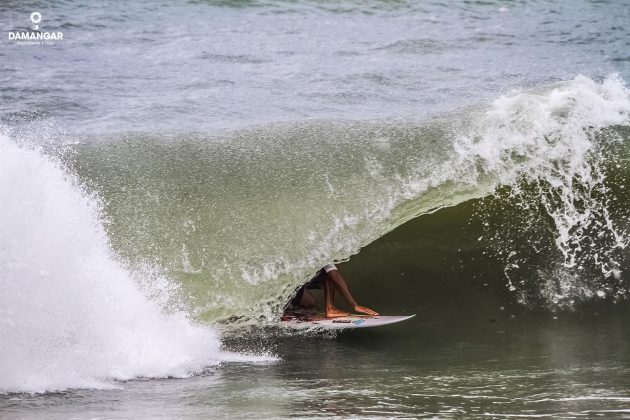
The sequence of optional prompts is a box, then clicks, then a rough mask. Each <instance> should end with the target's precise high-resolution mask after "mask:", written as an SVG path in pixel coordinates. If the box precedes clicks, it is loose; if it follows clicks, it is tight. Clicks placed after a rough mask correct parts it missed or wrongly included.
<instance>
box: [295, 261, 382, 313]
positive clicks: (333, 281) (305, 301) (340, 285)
mask: <svg viewBox="0 0 630 420" xmlns="http://www.w3.org/2000/svg"><path fill="white" fill-rule="evenodd" d="M323 275H324V276H325V277H324V281H323V283H324V306H325V309H326V316H327V317H328V318H336V317H340V316H348V315H350V312H346V311H342V310H341V309H338V308H337V307H335V304H334V302H335V290H336V291H338V292H339V294H340V295H341V296H342V297H343V298H344V299H345V300H346V301H347V302H348V303H349V304H350V306H352V308H353V309H354V311H355V312H359V313H361V314H366V315H374V316H375V315H378V312H376V311H373V310H372V309H370V308H366V307H365V306H360V305H359V304H358V303H357V301H356V300H354V297H353V296H352V294H351V293H350V289H349V288H348V283H346V280H345V279H344V278H343V276H342V275H341V273H340V272H339V270H331V271H329V272H328V273H324V274H323ZM300 306H301V307H302V308H312V307H313V306H315V299H314V298H313V296H312V295H311V294H310V293H309V291H308V290H304V294H303V295H302V300H301V301H300Z"/></svg>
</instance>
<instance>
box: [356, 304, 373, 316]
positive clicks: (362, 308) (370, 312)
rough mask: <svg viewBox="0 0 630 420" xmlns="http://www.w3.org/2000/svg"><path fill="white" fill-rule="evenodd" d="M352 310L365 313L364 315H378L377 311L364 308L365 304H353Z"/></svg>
mask: <svg viewBox="0 0 630 420" xmlns="http://www.w3.org/2000/svg"><path fill="white" fill-rule="evenodd" d="M354 311H355V312H359V313H361V314H366V315H373V316H376V315H378V312H376V311H373V310H371V309H370V308H366V307H365V306H359V305H357V306H355V307H354Z"/></svg>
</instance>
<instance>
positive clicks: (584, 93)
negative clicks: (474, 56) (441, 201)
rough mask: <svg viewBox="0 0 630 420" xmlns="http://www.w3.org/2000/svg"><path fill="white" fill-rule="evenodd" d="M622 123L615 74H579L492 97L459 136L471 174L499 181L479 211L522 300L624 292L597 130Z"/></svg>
mask: <svg viewBox="0 0 630 420" xmlns="http://www.w3.org/2000/svg"><path fill="white" fill-rule="evenodd" d="M628 124H630V92H629V91H628V89H627V88H626V87H625V85H624V83H623V81H622V80H621V79H620V78H619V77H617V76H612V77H609V78H608V79H606V80H604V81H603V82H602V83H597V82H595V81H593V80H591V79H588V78H586V77H582V76H580V77H577V78H576V79H575V80H573V81H570V82H564V83H560V84H558V85H557V86H556V87H554V88H552V89H547V90H545V91H543V92H519V93H515V94H512V95H508V96H504V97H501V98H499V99H498V100H497V101H495V102H494V104H493V105H492V107H491V108H490V110H488V111H487V112H486V113H485V115H484V116H483V117H481V118H480V119H479V120H478V121H476V123H475V125H474V128H473V129H472V130H471V131H470V132H469V133H467V134H466V135H464V136H462V137H461V138H460V142H459V144H458V147H459V152H460V156H461V160H462V161H471V159H472V160H473V162H474V165H475V166H476V168H478V169H477V177H478V178H481V177H484V176H488V175H489V174H490V176H492V177H496V178H497V180H498V181H499V183H500V185H502V186H504V188H500V189H499V190H498V191H497V193H496V194H495V195H494V196H493V197H491V198H489V199H488V200H486V201H485V202H484V204H485V206H482V207H481V209H480V211H479V214H480V215H481V216H482V218H484V219H485V223H486V226H487V227H488V229H487V232H486V240H488V241H489V242H491V246H492V247H494V248H495V249H496V250H497V251H498V255H499V256H500V258H502V259H504V260H505V264H506V270H505V273H506V276H507V278H508V286H509V287H510V288H511V289H512V290H514V291H516V292H517V293H518V294H519V296H520V300H521V301H524V302H528V303H535V302H538V303H542V304H546V305H550V306H552V307H558V306H566V305H569V306H570V305H573V304H574V303H575V302H576V301H578V300H582V299H584V298H590V297H594V296H597V297H600V298H605V297H615V296H619V295H625V294H626V293H627V284H625V283H624V282H623V281H622V280H621V259H622V258H623V255H622V251H623V249H625V247H626V246H627V245H628V242H629V237H628V233H627V231H626V229H627V226H624V225H623V224H619V223H618V222H617V220H619V217H617V218H616V219H614V218H613V217H611V215H610V211H609V205H610V198H611V194H610V191H609V188H608V186H607V184H606V175H605V168H606V165H607V164H608V162H607V161H608V160H609V159H608V157H607V156H606V153H605V152H606V150H608V149H609V147H608V143H610V142H614V141H615V137H614V136H611V135H610V134H609V133H605V132H602V130H603V129H605V128H607V127H611V126H620V125H628ZM497 213H502V215H501V216H500V215H499V214H497ZM491 218H492V219H493V220H501V222H500V223H499V224H495V225H492V223H491V222H490V219H491Z"/></svg>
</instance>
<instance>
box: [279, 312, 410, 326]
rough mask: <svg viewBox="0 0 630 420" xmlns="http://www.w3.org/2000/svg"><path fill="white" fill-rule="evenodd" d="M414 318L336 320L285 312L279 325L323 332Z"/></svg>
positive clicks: (371, 317) (310, 313)
mask: <svg viewBox="0 0 630 420" xmlns="http://www.w3.org/2000/svg"><path fill="white" fill-rule="evenodd" d="M414 316H416V315H415V314H413V315H406V316H388V315H378V316H370V315H350V316H342V317H338V318H326V316H325V315H324V314H319V313H313V312H287V313H285V314H284V315H283V316H282V320H281V321H280V325H282V326H283V327H286V328H295V329H307V328H320V329H325V330H343V329H350V328H370V327H380V326H382V325H389V324H395V323H397V322H401V321H405V320H407V319H410V318H413V317H414Z"/></svg>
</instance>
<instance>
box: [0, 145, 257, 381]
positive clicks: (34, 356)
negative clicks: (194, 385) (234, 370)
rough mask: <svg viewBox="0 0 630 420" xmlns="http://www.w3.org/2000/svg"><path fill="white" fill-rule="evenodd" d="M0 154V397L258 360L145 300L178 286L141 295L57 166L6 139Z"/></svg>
mask: <svg viewBox="0 0 630 420" xmlns="http://www.w3.org/2000/svg"><path fill="white" fill-rule="evenodd" d="M0 147H1V150H0V156H1V161H0V181H1V182H0V237H1V238H2V242H1V243H0V267H1V268H2V274H1V276H0V337H2V339H1V340H0V393H7V392H44V391H55V390H63V389H67V388H110V387H115V386H116V383H115V382H114V381H115V380H127V379H132V378H135V377H185V376H190V375H192V374H194V373H199V372H201V371H203V370H204V369H207V368H208V367H210V366H213V365H216V364H218V363H219V362H221V361H222V360H244V361H245V360H257V358H255V357H253V358H248V357H246V356H239V355H237V354H230V353H226V352H223V351H221V350H220V342H219V339H218V337H217V335H216V334H215V333H214V332H213V331H212V330H211V329H209V328H207V327H201V326H196V325H194V324H193V323H191V321H190V320H189V319H188V317H187V316H186V315H185V314H184V313H183V312H177V311H171V314H168V315H167V314H164V313H163V309H164V308H162V307H161V305H160V304H159V301H153V300H150V299H148V298H147V294H151V292H152V294H153V295H154V296H162V297H167V296H168V295H169V294H171V293H173V290H172V289H173V286H172V285H170V284H169V283H168V282H166V281H165V280H163V281H159V279H157V278H154V279H152V283H151V284H150V285H147V287H148V288H149V289H150V290H147V291H145V292H143V291H141V289H140V287H139V286H138V284H137V282H136V281H134V279H133V278H132V275H131V274H130V273H129V272H128V271H127V270H125V269H124V268H122V267H121V266H120V264H119V263H118V262H116V259H115V258H113V257H112V255H111V252H110V250H109V245H108V240H107V237H106V235H105V232H104V231H103V229H102V227H101V225H100V222H99V220H98V217H97V215H98V212H99V208H98V202H97V201H96V200H95V198H93V197H90V196H89V195H87V194H86V193H85V192H83V191H82V190H81V189H80V188H79V187H78V186H77V185H76V182H75V180H74V177H73V176H71V175H69V174H68V173H66V172H64V170H62V169H61V168H60V166H59V164H58V163H55V162H54V161H52V160H51V159H50V158H48V157H45V156H43V155H42V154H41V153H40V152H39V151H37V150H29V149H26V148H20V147H18V146H17V145H15V144H14V143H13V142H12V141H11V140H10V139H9V138H7V137H6V136H5V135H1V136H0ZM160 287H161V288H162V290H159V289H160ZM162 303H165V302H162ZM259 359H264V358H259Z"/></svg>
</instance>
